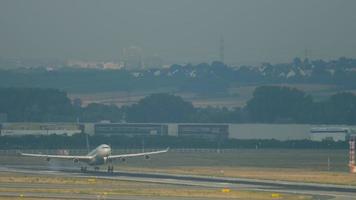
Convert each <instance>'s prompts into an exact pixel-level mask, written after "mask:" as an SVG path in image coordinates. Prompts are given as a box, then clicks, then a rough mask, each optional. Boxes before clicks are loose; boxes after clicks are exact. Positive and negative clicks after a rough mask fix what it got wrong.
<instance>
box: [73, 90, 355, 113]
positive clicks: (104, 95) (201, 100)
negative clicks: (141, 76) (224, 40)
mask: <svg viewBox="0 0 356 200" xmlns="http://www.w3.org/2000/svg"><path fill="white" fill-rule="evenodd" d="M275 85H278V86H286V87H294V88H297V89H299V90H302V91H305V92H306V93H307V94H310V95H312V96H313V97H314V98H315V99H316V100H323V99H326V98H328V97H329V96H330V95H333V94H335V93H337V92H339V91H340V88H338V87H337V86H334V85H325V84H324V85H323V84H275ZM258 86H259V85H249V86H240V85H238V86H232V87H230V88H229V89H228V94H227V95H225V96H213V95H212V96H199V95H198V94H194V93H187V92H175V94H176V95H179V96H181V97H183V98H184V99H185V100H187V101H190V102H192V103H193V104H194V105H195V106H198V107H206V106H209V105H210V106H224V107H228V108H234V107H242V106H245V104H246V102H247V101H248V100H249V99H251V98H252V95H253V91H254V90H255V88H256V87H258ZM175 90H176V89H174V88H158V89H155V90H144V91H131V92H119V91H114V92H101V93H82V94H80V93H71V94H69V97H70V98H71V99H75V98H80V99H82V101H83V105H87V104H89V103H104V104H116V105H118V106H122V105H130V104H133V103H136V102H138V101H139V100H140V99H142V98H144V97H145V96H148V95H149V94H152V93H159V92H165V93H172V92H174V91H175ZM351 92H354V91H351Z"/></svg>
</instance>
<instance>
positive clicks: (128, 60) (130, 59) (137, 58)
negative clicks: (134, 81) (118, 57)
mask: <svg viewBox="0 0 356 200" xmlns="http://www.w3.org/2000/svg"><path fill="white" fill-rule="evenodd" d="M122 58H123V61H124V68H125V69H127V70H138V69H142V68H143V62H142V48H140V47H136V46H131V47H129V48H124V49H123V55H122Z"/></svg>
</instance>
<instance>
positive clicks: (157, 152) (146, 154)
mask: <svg viewBox="0 0 356 200" xmlns="http://www.w3.org/2000/svg"><path fill="white" fill-rule="evenodd" d="M168 150H169V148H167V149H165V150H160V151H151V152H143V153H132V154H121V155H110V156H109V157H108V158H109V159H116V158H130V157H137V156H148V155H153V154H160V153H166V152H168Z"/></svg>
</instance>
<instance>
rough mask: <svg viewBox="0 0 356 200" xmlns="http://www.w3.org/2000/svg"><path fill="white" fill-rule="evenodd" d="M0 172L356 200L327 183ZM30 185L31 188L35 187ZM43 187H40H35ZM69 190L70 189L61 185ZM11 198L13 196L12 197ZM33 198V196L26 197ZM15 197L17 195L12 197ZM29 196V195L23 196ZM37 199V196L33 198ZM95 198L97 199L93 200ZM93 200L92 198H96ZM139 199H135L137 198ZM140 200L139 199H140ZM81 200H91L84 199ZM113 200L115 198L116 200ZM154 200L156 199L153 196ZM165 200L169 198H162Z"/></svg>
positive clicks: (33, 169) (39, 169) (34, 169)
mask: <svg viewBox="0 0 356 200" xmlns="http://www.w3.org/2000/svg"><path fill="white" fill-rule="evenodd" d="M0 171H3V172H16V173H28V174H41V175H53V176H67V177H87V178H102V179H111V180H129V181H139V182H150V183H163V184H171V185H181V186H199V187H212V188H231V189H242V188H243V189H247V190H254V191H268V192H280V193H291V194H307V195H313V196H314V197H315V199H337V200H346V199H355V200H356V187H355V186H341V185H331V184H314V183H300V182H289V181H270V180H258V179H245V178H223V177H208V176H195V175H175V174H165V173H146V172H145V173H143V172H126V171H116V172H114V173H112V174H108V173H107V172H104V171H98V172H94V171H89V172H87V173H79V170H78V169H74V168H61V169H56V170H50V169H48V168H46V167H43V166H30V167H25V166H2V167H0ZM17 186H18V187H28V185H22V186H21V185H17ZM35 186H36V185H32V184H31V187H35ZM0 187H12V186H11V185H10V186H9V185H1V184H0ZM39 187H43V186H39ZM61 187H70V186H61ZM6 195H10V196H11V195H12V194H11V193H0V196H6ZM13 195H15V194H13ZM30 195H32V196H34V197H35V196H36V194H35V193H34V194H30ZM16 196H18V194H16ZM27 197H29V196H27ZM36 198H40V197H38V196H37V197H36ZM47 198H60V199H66V198H67V199H76V198H77V199H83V196H81V197H80V196H78V197H75V195H74V196H70V197H68V196H67V197H66V196H62V197H55V196H52V197H47ZM97 198H99V197H97ZM97 198H96V199H97ZM135 198H136V197H120V199H128V200H134V199H135ZM137 198H138V199H139V197H137ZM141 198H142V197H141ZM84 199H93V198H92V197H90V198H84ZM106 199H110V198H106ZM116 199H117V197H116ZM157 199H160V198H158V197H157ZM166 199H169V198H166ZM179 199H182V198H179Z"/></svg>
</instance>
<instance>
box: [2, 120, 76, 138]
mask: <svg viewBox="0 0 356 200" xmlns="http://www.w3.org/2000/svg"><path fill="white" fill-rule="evenodd" d="M81 132H82V128H81V126H80V125H78V124H75V123H3V124H2V126H1V132H0V135H1V136H23V135H54V134H55V135H69V136H71V135H74V134H77V133H81Z"/></svg>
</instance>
